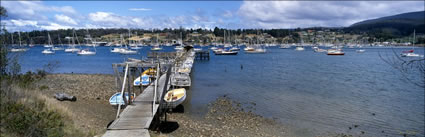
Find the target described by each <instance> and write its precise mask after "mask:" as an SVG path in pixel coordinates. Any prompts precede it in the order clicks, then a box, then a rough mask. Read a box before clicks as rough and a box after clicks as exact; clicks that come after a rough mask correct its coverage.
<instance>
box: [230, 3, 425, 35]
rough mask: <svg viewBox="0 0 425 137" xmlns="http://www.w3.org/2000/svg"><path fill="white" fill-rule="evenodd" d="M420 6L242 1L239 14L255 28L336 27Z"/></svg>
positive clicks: (415, 8)
mask: <svg viewBox="0 0 425 137" xmlns="http://www.w3.org/2000/svg"><path fill="white" fill-rule="evenodd" d="M423 5H424V2H423V1H244V3H243V4H242V5H241V7H240V8H239V11H238V15H239V16H240V17H241V18H242V19H243V20H242V21H241V22H243V23H245V25H246V26H249V27H254V28H255V27H261V28H295V27H315V26H325V27H335V26H348V25H351V24H352V23H355V22H357V21H361V20H366V19H372V18H378V17H382V16H389V15H394V14H399V13H404V12H411V11H419V10H423V9H424V6H423Z"/></svg>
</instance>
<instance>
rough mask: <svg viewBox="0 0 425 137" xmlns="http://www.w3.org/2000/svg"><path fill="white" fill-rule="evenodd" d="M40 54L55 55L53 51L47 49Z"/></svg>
mask: <svg viewBox="0 0 425 137" xmlns="http://www.w3.org/2000/svg"><path fill="white" fill-rule="evenodd" d="M41 53H43V54H55V51H53V50H51V49H50V48H49V49H44V50H43V51H41Z"/></svg>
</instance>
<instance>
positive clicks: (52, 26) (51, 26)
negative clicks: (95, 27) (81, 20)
mask: <svg viewBox="0 0 425 137" xmlns="http://www.w3.org/2000/svg"><path fill="white" fill-rule="evenodd" d="M40 28H41V29H46V30H58V29H70V28H72V27H71V26H64V25H60V24H57V23H49V24H48V25H42V26H40Z"/></svg>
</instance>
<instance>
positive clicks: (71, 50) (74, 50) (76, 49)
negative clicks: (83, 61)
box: [65, 47, 80, 52]
mask: <svg viewBox="0 0 425 137" xmlns="http://www.w3.org/2000/svg"><path fill="white" fill-rule="evenodd" d="M78 51H80V49H78V48H75V47H70V48H66V49H65V52H78Z"/></svg>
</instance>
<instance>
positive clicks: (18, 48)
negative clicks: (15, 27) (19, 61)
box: [10, 32, 28, 52]
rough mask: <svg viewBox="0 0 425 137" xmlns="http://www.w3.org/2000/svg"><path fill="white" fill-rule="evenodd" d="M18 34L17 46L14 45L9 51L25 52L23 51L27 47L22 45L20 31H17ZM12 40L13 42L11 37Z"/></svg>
mask: <svg viewBox="0 0 425 137" xmlns="http://www.w3.org/2000/svg"><path fill="white" fill-rule="evenodd" d="M18 35H19V47H14V48H12V49H10V52H25V51H27V50H28V49H27V48H24V47H22V43H21V32H18ZM12 38H13V35H12ZM12 42H13V39H12ZM12 45H13V44H12Z"/></svg>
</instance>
